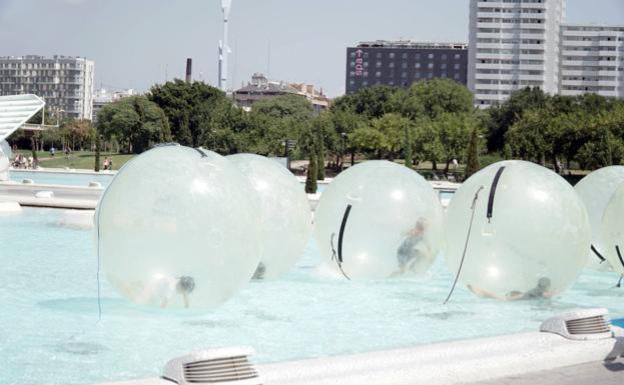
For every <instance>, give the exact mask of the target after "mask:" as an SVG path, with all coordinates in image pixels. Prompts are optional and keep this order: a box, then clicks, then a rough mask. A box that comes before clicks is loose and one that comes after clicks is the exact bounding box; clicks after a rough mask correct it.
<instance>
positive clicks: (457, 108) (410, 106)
mask: <svg viewBox="0 0 624 385" xmlns="http://www.w3.org/2000/svg"><path fill="white" fill-rule="evenodd" d="M472 101H473V95H472V93H471V92H470V90H468V88H466V86H464V85H462V84H460V83H458V82H455V81H453V80H450V79H432V80H427V81H421V82H417V83H414V84H412V86H411V87H410V88H409V89H408V90H407V95H406V97H405V100H404V102H403V104H402V112H403V114H404V115H406V116H409V117H411V118H412V119H415V118H418V117H420V116H421V115H424V116H426V117H428V118H430V119H435V118H436V117H437V116H438V115H441V114H444V113H460V114H466V113H470V112H471V111H472V109H473V103H472Z"/></svg>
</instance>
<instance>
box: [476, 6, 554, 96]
mask: <svg viewBox="0 0 624 385" xmlns="http://www.w3.org/2000/svg"><path fill="white" fill-rule="evenodd" d="M564 18H565V0H470V35H469V39H470V43H469V56H468V87H469V88H470V90H471V91H472V92H473V93H474V95H475V103H476V104H477V105H479V106H480V107H487V106H490V105H492V104H497V103H500V102H502V101H504V100H505V99H507V98H508V97H509V95H510V94H511V93H512V92H513V91H515V90H518V89H521V88H525V87H529V86H530V87H540V88H541V89H542V90H544V91H545V92H547V93H550V94H555V93H557V92H558V91H559V47H560V40H559V39H560V27H561V24H562V23H563V21H564Z"/></svg>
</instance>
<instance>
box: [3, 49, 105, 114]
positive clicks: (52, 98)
mask: <svg viewBox="0 0 624 385" xmlns="http://www.w3.org/2000/svg"><path fill="white" fill-rule="evenodd" d="M94 68H95V64H94V62H93V61H91V60H87V59H85V58H80V57H67V56H53V57H51V58H50V57H43V56H33V55H30V56H21V57H14V56H5V57H0V95H20V94H35V95H37V96H39V97H41V98H43V99H44V100H45V102H46V107H47V109H48V111H50V112H58V113H60V114H62V116H66V117H71V118H75V119H91V108H92V97H93V77H94Z"/></svg>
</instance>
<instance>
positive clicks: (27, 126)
mask: <svg viewBox="0 0 624 385" xmlns="http://www.w3.org/2000/svg"><path fill="white" fill-rule="evenodd" d="M51 128H58V126H56V125H54V126H48V125H42V124H28V123H26V124H23V125H22V126H21V127H20V129H22V130H24V131H45V130H49V129H51Z"/></svg>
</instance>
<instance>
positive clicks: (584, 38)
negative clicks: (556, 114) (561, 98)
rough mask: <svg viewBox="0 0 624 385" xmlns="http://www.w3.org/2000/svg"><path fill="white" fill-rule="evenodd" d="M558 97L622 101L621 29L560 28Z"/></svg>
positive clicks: (623, 35)
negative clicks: (585, 96) (590, 95)
mask: <svg viewBox="0 0 624 385" xmlns="http://www.w3.org/2000/svg"><path fill="white" fill-rule="evenodd" d="M560 72H561V82H560V83H561V85H560V94H561V95H568V96H574V95H580V94H585V93H596V94H599V95H602V96H612V97H619V98H622V97H624V26H620V27H609V26H599V25H580V24H578V25H577V24H566V25H563V26H562V27H561V70H560Z"/></svg>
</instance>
